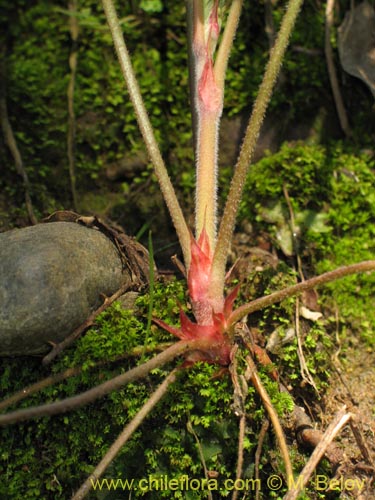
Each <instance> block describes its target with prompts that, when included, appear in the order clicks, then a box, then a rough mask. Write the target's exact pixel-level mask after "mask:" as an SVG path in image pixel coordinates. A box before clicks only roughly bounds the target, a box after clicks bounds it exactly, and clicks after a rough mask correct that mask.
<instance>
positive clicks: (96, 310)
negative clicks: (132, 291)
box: [42, 280, 131, 365]
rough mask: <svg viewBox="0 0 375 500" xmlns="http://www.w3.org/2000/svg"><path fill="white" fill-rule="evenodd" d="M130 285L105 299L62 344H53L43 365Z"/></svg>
mask: <svg viewBox="0 0 375 500" xmlns="http://www.w3.org/2000/svg"><path fill="white" fill-rule="evenodd" d="M130 287H131V285H130V284H129V281H128V280H127V281H126V283H124V284H123V285H122V286H121V287H120V288H119V289H118V290H117V291H116V292H115V293H114V294H113V295H111V296H110V297H106V298H105V300H104V302H103V304H102V305H101V306H99V307H98V309H95V311H94V312H92V313H91V314H90V316H89V317H88V318H87V319H86V321H84V322H83V323H82V324H81V325H79V326H78V327H77V328H76V329H75V330H74V331H73V332H72V333H71V334H70V335H68V337H66V338H65V339H64V340H63V341H62V342H59V343H58V344H55V345H54V346H53V349H52V350H51V351H50V352H49V353H48V354H46V356H44V358H43V361H42V363H43V365H49V364H50V363H51V361H53V360H54V359H55V358H56V356H58V355H59V354H60V353H61V352H62V351H63V350H64V349H65V348H66V347H68V346H70V345H71V344H72V343H73V342H74V341H75V340H77V338H78V337H79V336H80V335H81V334H82V333H83V332H84V331H85V330H87V328H89V327H90V326H92V325H93V324H94V322H95V320H96V318H97V317H98V316H99V314H101V313H102V312H103V311H105V310H106V309H107V308H108V307H109V306H110V305H111V304H113V302H115V301H116V300H117V299H118V298H119V297H121V295H123V294H124V293H125V292H126V291H127V290H129V288H130Z"/></svg>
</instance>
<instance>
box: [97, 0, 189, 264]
mask: <svg viewBox="0 0 375 500" xmlns="http://www.w3.org/2000/svg"><path fill="white" fill-rule="evenodd" d="M102 1H103V7H104V11H105V14H106V16H107V21H108V25H109V28H110V30H111V34H112V38H113V42H114V45H115V49H116V53H117V56H118V58H119V62H120V66H121V70H122V74H123V76H124V79H125V82H126V85H127V88H128V91H129V95H130V99H131V101H132V103H133V106H134V110H135V113H136V115H137V120H138V126H139V128H140V130H141V133H142V136H143V140H144V142H145V144H146V147H147V151H148V154H149V156H150V158H151V161H152V163H153V165H154V168H155V173H156V176H157V178H158V181H159V184H160V189H161V192H162V194H163V197H164V200H165V202H166V204H167V207H168V209H169V213H170V215H171V217H172V221H173V224H174V226H175V229H176V232H177V236H178V239H179V242H180V246H181V250H182V253H183V256H184V261H185V265H186V267H187V268H189V265H190V233H189V230H188V227H187V225H186V222H185V219H184V216H183V213H182V210H181V207H180V204H179V202H178V200H177V197H176V193H175V191H174V189H173V186H172V183H171V181H170V179H169V176H168V172H167V169H166V167H165V164H164V161H163V158H162V156H161V154H160V150H159V147H158V145H157V142H156V139H155V136H154V132H153V128H152V125H151V122H150V119H149V117H148V114H147V111H146V108H145V105H144V103H143V100H142V96H141V92H140V90H139V86H138V82H137V79H136V77H135V74H134V70H133V67H132V64H131V61H130V57H129V53H128V50H127V48H126V44H125V41H124V37H123V35H122V31H121V26H120V23H119V20H118V17H117V14H116V10H115V7H114V5H113V2H112V0H102Z"/></svg>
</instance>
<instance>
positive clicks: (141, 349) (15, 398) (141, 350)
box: [0, 342, 174, 412]
mask: <svg viewBox="0 0 375 500" xmlns="http://www.w3.org/2000/svg"><path fill="white" fill-rule="evenodd" d="M173 343H174V342H173ZM171 344H172V343H171V342H163V343H161V344H158V345H156V346H144V345H140V346H138V347H134V348H133V349H132V350H131V351H130V352H126V353H124V354H120V355H119V356H116V357H115V358H110V359H105V360H101V361H98V362H97V363H95V364H94V365H92V366H90V370H94V369H98V368H100V367H101V366H105V365H109V364H110V363H115V362H118V361H121V360H123V359H128V358H131V357H136V356H143V355H144V354H145V353H153V352H159V351H164V350H165V349H166V348H167V347H170V346H171ZM82 371H83V368H82V366H73V367H71V368H67V369H66V370H64V371H62V372H59V373H55V374H54V375H50V376H48V377H46V378H44V379H42V380H39V381H38V382H35V383H34V384H31V385H29V386H26V387H24V388H23V389H21V390H20V391H18V392H16V393H14V394H12V396H9V397H8V398H6V399H3V400H2V401H0V412H1V411H4V410H6V409H7V408H8V407H9V406H13V405H14V404H16V403H18V402H19V401H22V400H23V399H26V398H28V397H29V396H31V395H32V394H35V393H37V392H40V391H42V390H43V389H45V388H46V387H50V386H51V385H54V384H58V383H59V382H62V381H63V380H66V379H67V378H70V377H75V376H77V375H80V374H81V373H82Z"/></svg>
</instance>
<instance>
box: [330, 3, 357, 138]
mask: <svg viewBox="0 0 375 500" xmlns="http://www.w3.org/2000/svg"><path fill="white" fill-rule="evenodd" d="M334 5H335V0H327V4H326V24H325V42H324V51H325V55H326V61H327V69H328V75H329V80H330V82H331V88H332V93H333V97H334V100H335V104H336V110H337V114H338V117H339V121H340V125H341V128H342V130H343V131H344V133H345V135H347V136H349V135H350V134H351V131H350V127H349V121H348V117H347V114H346V111H345V106H344V102H343V100H342V97H341V92H340V87H339V84H338V80H337V75H336V69H335V64H334V62H333V54H332V46H331V30H332V26H333V8H334Z"/></svg>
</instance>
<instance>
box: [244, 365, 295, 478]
mask: <svg viewBox="0 0 375 500" xmlns="http://www.w3.org/2000/svg"><path fill="white" fill-rule="evenodd" d="M246 362H247V365H248V371H247V374H248V375H247V376H248V377H249V379H250V380H251V382H252V383H253V385H254V387H255V389H256V390H257V392H258V394H259V396H260V398H261V400H262V401H263V404H264V407H265V409H266V411H267V413H268V415H269V417H270V420H271V422H272V425H273V428H274V430H275V434H276V437H277V440H278V443H279V447H280V451H281V455H282V457H283V460H284V463H285V470H286V477H287V481H288V483H289V482H290V481H291V480H292V479H293V468H292V463H291V461H290V457H289V452H288V446H287V444H286V441H285V437H284V433H283V429H282V427H281V424H280V420H279V417H278V416H277V413H276V411H275V409H274V407H273V406H272V402H271V399H270V397H269V395H268V393H267V391H266V389H265V388H264V387H263V384H262V381H261V380H260V378H259V375H258V372H257V369H256V367H255V364H254V361H253V360H252V358H251V356H249V355H248V356H246Z"/></svg>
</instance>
